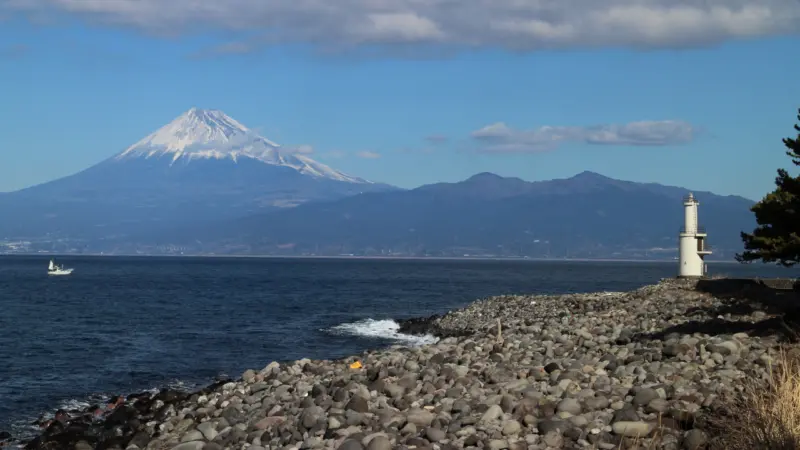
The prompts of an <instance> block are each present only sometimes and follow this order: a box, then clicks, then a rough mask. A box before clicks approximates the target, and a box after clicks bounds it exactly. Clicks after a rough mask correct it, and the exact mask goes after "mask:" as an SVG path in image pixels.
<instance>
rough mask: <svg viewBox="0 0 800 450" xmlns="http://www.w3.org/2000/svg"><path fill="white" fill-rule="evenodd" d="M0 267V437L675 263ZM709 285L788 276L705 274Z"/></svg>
mask: <svg viewBox="0 0 800 450" xmlns="http://www.w3.org/2000/svg"><path fill="white" fill-rule="evenodd" d="M48 260H49V257H46V256H42V257H40V256H7V257H6V256H0V431H9V432H11V433H12V434H13V435H14V436H17V437H25V436H29V433H31V432H34V431H35V428H34V427H32V425H31V422H32V421H33V420H34V419H36V418H37V417H39V416H41V415H42V414H45V415H46V414H48V413H52V412H53V411H54V410H55V409H57V408H67V409H72V408H80V407H86V406H88V405H89V404H90V403H92V402H95V403H97V402H99V401H102V400H103V399H106V398H108V397H110V396H113V395H117V394H128V393H132V392H140V391H144V390H148V389H157V388H162V387H173V388H180V389H193V388H196V387H201V386H204V385H207V384H209V383H211V382H212V381H213V380H214V378H215V377H220V376H222V377H224V376H230V377H234V378H236V377H239V376H240V375H241V373H242V372H243V371H244V370H246V369H251V368H252V369H260V368H263V367H264V366H266V365H267V364H268V363H269V362H271V361H290V360H296V359H301V358H312V359H326V358H341V357H346V356H349V355H356V354H358V353H360V352H362V351H364V350H367V349H370V348H378V347H383V346H389V345H420V344H424V343H426V342H430V341H432V339H433V338H431V337H426V336H407V335H402V334H399V333H398V331H397V330H398V325H397V323H396V322H395V319H401V318H409V317H419V316H427V315H431V314H440V313H445V312H447V311H449V310H451V309H454V308H458V307H462V306H465V305H467V304H468V303H470V302H472V301H474V300H477V299H479V298H483V297H487V296H492V295H500V294H522V293H534V294H556V293H574V292H592V291H622V290H631V289H636V288H638V287H640V286H643V285H646V284H651V283H655V282H657V281H658V280H659V279H661V278H665V277H672V276H674V275H675V273H676V270H677V262H576V261H522V260H519V261H509V260H400V259H397V260H387V259H356V258H341V259H323V258H318V259H295V258H208V257H205V258H204V257H175V258H166V257H165V258H155V257H89V256H80V257H79V256H64V257H60V258H58V259H57V263H59V264H64V265H66V266H67V267H73V268H75V272H74V273H73V274H72V275H71V276H67V277H48V276H47V273H46V268H47V263H48ZM709 272H710V273H711V274H720V275H728V276H733V277H739V276H742V277H752V276H761V277H788V276H794V275H795V271H793V270H790V269H784V268H780V267H775V266H765V265H747V266H743V265H739V264H725V263H713V262H712V263H709Z"/></svg>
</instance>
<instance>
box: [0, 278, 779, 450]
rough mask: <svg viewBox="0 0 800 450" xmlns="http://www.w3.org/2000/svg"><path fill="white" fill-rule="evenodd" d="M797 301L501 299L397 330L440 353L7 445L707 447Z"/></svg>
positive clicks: (141, 402) (694, 285)
mask: <svg viewBox="0 0 800 450" xmlns="http://www.w3.org/2000/svg"><path fill="white" fill-rule="evenodd" d="M790 295H794V294H793V292H792V291H791V290H785V293H784V291H781V290H777V291H776V290H775V289H773V288H770V287H767V286H764V285H763V283H759V282H755V281H747V282H735V280H700V281H697V280H677V279H664V280H662V281H661V282H659V283H658V284H655V285H650V286H645V287H642V288H640V289H637V290H634V291H631V292H602V293H590V294H568V295H554V296H522V295H515V296H500V297H492V298H487V299H483V300H479V301H476V302H474V303H473V304H471V305H469V306H468V307H466V308H463V309H459V310H454V311H451V312H449V313H447V314H445V315H442V316H436V317H428V318H420V319H412V320H408V321H403V322H401V331H402V332H405V333H410V334H422V335H433V336H435V337H437V338H438V341H437V342H436V343H433V344H429V345H424V346H419V347H413V348H404V347H391V348H387V349H381V350H375V351H368V352H365V353H363V354H360V355H353V356H352V357H350V358H345V359H341V360H309V359H304V360H299V361H291V362H271V363H269V364H266V366H265V367H263V368H254V369H252V370H247V371H246V372H244V373H243V374H242V375H241V377H240V378H237V379H230V380H220V381H218V382H217V383H214V384H213V385H210V386H208V387H206V388H204V389H202V390H200V391H198V392H192V393H187V392H180V391H174V390H168V389H164V390H162V391H160V392H157V393H154V392H146V393H140V394H133V395H129V396H127V398H125V399H124V401H120V402H118V404H116V405H113V409H111V410H110V411H107V412H104V413H103V414H102V415H97V414H95V412H94V411H69V412H67V413H66V414H64V415H62V417H60V418H59V419H58V420H53V421H51V422H49V423H47V424H46V427H45V428H44V429H43V431H42V433H41V435H40V436H39V437H37V438H35V439H33V440H30V441H28V442H24V443H12V439H13V438H12V437H9V439H8V442H9V443H8V445H10V446H11V445H13V446H16V445H20V446H22V447H25V448H30V449H76V450H88V449H119V450H219V449H250V450H262V449H344V450H360V449H368V450H389V449H436V450H444V449H491V450H506V449H513V450H524V449H560V448H587V449H594V448H598V449H616V448H631V447H632V446H639V447H637V448H659V449H700V448H706V447H707V446H709V445H712V444H713V442H714V439H715V433H714V430H713V427H712V426H711V425H710V420H709V418H711V417H713V416H714V414H716V412H717V411H718V410H719V409H720V408H722V407H724V405H725V404H726V402H727V401H728V400H729V399H730V398H732V397H735V396H736V395H737V393H738V392H739V391H740V390H741V389H742V384H743V382H744V381H746V380H766V379H767V377H768V375H769V368H770V365H771V364H773V362H774V361H775V359H776V358H777V357H778V355H779V350H780V346H781V344H782V343H783V342H785V341H786V339H787V338H788V337H789V336H787V331H786V327H785V326H784V325H785V322H783V321H782V319H780V315H781V314H782V312H781V311H780V308H777V307H776V305H781V304H782V305H786V304H790V303H791V299H787V298H784V297H788V296H790ZM754 299H755V300H754ZM761 300H763V301H761ZM0 431H2V430H0ZM0 439H2V438H0ZM0 446H2V444H0Z"/></svg>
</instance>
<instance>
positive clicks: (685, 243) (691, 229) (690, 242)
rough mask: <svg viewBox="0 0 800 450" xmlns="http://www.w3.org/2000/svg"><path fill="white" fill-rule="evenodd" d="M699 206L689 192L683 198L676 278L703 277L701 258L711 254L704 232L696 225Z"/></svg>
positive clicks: (703, 268)
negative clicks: (678, 265) (678, 266)
mask: <svg viewBox="0 0 800 450" xmlns="http://www.w3.org/2000/svg"><path fill="white" fill-rule="evenodd" d="M699 204H700V202H698V201H697V199H695V198H694V195H693V194H692V193H691V192H690V193H689V195H687V196H686V197H684V198H683V211H684V217H683V220H684V222H683V227H682V228H681V232H680V237H679V246H678V260H679V264H680V268H679V273H678V276H679V277H681V278H691V277H702V276H705V274H706V264H705V262H704V261H703V257H705V255H710V254H711V248H710V247H709V246H708V245H707V244H706V236H707V234H706V230H705V228H703V227H701V226H698V225H697V206H698V205H699Z"/></svg>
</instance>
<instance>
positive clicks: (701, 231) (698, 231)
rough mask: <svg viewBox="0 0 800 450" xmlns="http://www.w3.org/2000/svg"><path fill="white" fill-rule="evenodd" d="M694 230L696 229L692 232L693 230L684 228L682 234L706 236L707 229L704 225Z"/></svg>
mask: <svg viewBox="0 0 800 450" xmlns="http://www.w3.org/2000/svg"><path fill="white" fill-rule="evenodd" d="M693 228H694V229H693V230H691V229H689V228H687V227H685V226H683V227H681V231H680V232H681V233H699V234H705V233H706V227H704V226H702V225H698V226H696V227H693Z"/></svg>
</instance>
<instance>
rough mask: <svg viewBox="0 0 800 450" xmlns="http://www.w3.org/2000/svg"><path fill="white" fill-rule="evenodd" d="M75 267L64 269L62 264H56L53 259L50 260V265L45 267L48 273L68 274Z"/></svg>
mask: <svg viewBox="0 0 800 450" xmlns="http://www.w3.org/2000/svg"><path fill="white" fill-rule="evenodd" d="M73 270H75V269H65V268H64V266H57V265H56V264H55V263H54V262H53V260H52V259H51V260H50V265H49V266H48V267H47V274H48V275H69V274H71V273H72V271H73Z"/></svg>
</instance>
